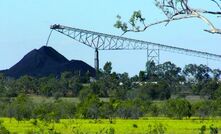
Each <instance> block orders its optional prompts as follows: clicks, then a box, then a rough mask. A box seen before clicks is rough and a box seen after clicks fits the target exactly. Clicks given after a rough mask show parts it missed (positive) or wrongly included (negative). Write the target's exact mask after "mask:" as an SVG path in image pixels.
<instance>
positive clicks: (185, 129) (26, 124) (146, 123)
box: [0, 118, 221, 134]
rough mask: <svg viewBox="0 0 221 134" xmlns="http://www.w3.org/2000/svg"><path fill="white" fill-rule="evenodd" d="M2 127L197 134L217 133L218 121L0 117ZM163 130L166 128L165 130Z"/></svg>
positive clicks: (40, 131) (31, 131)
mask: <svg viewBox="0 0 221 134" xmlns="http://www.w3.org/2000/svg"><path fill="white" fill-rule="evenodd" d="M0 120H2V121H3V126H4V127H5V128H6V129H8V130H9V131H10V132H11V133H16V134H53V133H55V131H56V132H58V133H61V134H103V133H104V134H111V132H113V131H114V133H115V134H149V133H153V131H154V129H155V130H156V129H157V130H158V131H160V130H161V131H162V130H164V131H165V133H168V134H199V132H200V128H201V127H202V126H203V125H205V126H206V134H209V133H210V126H211V125H212V124H213V126H214V127H217V128H218V129H219V133H220V132H221V119H207V120H200V119H197V118H192V119H184V120H172V119H168V118H144V119H140V120H123V119H116V120H114V121H113V123H112V124H110V122H109V120H89V119H86V120H83V119H69V120H68V119H65V120H61V121H60V123H45V122H41V121H37V123H36V122H35V121H34V120H30V121H21V122H18V121H16V120H15V119H9V118H1V119H0ZM165 128H166V129H165Z"/></svg>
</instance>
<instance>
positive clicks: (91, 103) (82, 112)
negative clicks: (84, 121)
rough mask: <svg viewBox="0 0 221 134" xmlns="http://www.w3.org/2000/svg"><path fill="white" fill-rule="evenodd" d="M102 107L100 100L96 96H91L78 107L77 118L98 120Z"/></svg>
mask: <svg viewBox="0 0 221 134" xmlns="http://www.w3.org/2000/svg"><path fill="white" fill-rule="evenodd" d="M100 106H101V102H100V99H99V98H98V97H97V96H96V95H94V94H90V95H89V96H87V97H86V99H85V100H83V101H82V102H81V103H80V104H79V105H78V109H77V116H78V117H80V118H91V119H97V118H98V117H99V115H100Z"/></svg>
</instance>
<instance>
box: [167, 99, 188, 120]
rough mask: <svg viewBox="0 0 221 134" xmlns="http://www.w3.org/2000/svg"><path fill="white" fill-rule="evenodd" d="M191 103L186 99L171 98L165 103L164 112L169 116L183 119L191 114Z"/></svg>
mask: <svg viewBox="0 0 221 134" xmlns="http://www.w3.org/2000/svg"><path fill="white" fill-rule="evenodd" d="M191 108H192V107H191V104H190V102H189V101H187V100H184V99H170V100H168V101H167V102H166V103H165V105H164V112H165V114H166V115H167V116H168V117H174V118H177V119H182V118H183V117H190V116H191V114H192V113H191V112H192V109H191Z"/></svg>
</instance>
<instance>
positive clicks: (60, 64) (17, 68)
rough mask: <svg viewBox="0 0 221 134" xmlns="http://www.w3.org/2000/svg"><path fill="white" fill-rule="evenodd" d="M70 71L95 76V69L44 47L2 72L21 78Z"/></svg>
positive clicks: (33, 51)
mask: <svg viewBox="0 0 221 134" xmlns="http://www.w3.org/2000/svg"><path fill="white" fill-rule="evenodd" d="M65 71H70V72H74V73H77V74H80V75H84V74H86V73H89V75H90V76H95V73H96V71H95V69H94V68H92V67H91V66H89V65H88V64H86V63H85V62H83V61H80V60H71V61H69V60H68V59H66V58H65V57H64V56H63V55H61V54H60V53H58V52H57V51H56V50H54V49H53V48H52V47H47V46H43V47H41V48H40V49H38V50H37V49H34V50H32V51H31V52H29V53H28V54H27V55H25V56H24V57H23V58H22V59H21V61H19V62H18V63H17V64H15V65H14V66H13V67H11V68H10V69H8V70H4V71H1V72H3V73H4V74H5V75H6V76H10V77H15V78H19V77H20V76H23V75H29V76H37V77H42V76H48V75H50V74H54V75H60V74H61V73H62V72H65Z"/></svg>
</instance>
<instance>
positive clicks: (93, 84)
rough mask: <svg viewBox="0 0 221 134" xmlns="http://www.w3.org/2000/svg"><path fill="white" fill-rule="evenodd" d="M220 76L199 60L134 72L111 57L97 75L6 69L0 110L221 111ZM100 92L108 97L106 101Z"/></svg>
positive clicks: (81, 114)
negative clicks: (11, 73) (14, 74)
mask: <svg viewBox="0 0 221 134" xmlns="http://www.w3.org/2000/svg"><path fill="white" fill-rule="evenodd" d="M220 76H221V70H219V69H211V68H209V67H207V66H205V65H195V64H189V65H186V66H185V67H184V68H183V69H181V68H180V67H177V66H176V65H175V64H173V63H171V62H165V63H163V64H160V65H155V63H154V62H150V63H147V65H146V70H145V71H140V73H139V75H136V76H133V77H129V75H128V74H127V73H122V74H119V73H116V72H112V64H111V62H107V63H106V64H105V65H104V67H103V69H102V70H100V71H99V72H98V75H97V79H94V78H90V77H89V76H87V75H86V76H79V75H76V74H73V73H71V72H64V73H62V74H61V75H60V76H53V75H51V76H48V77H43V78H34V77H30V76H23V77H21V78H19V79H13V78H8V77H6V76H4V75H3V74H1V75H0V96H1V99H0V109H1V110H0V116H1V117H15V118H17V119H18V120H21V119H30V118H40V119H44V120H51V118H52V119H57V118H58V119H60V118H74V117H75V118H94V119H97V118H108V119H112V118H115V117H117V118H134V119H136V118H139V117H143V116H168V117H171V118H180V119H181V118H183V117H191V116H199V117H208V116H221V102H220V100H221V82H220ZM32 95H40V96H46V97H54V98H55V100H56V101H55V102H42V103H37V102H34V101H33V100H31V99H30V98H29V97H28V96H32ZM189 95H198V96H201V98H202V99H201V100H199V102H196V103H190V102H189V101H188V100H186V99H185V98H186V96H189ZM60 97H77V98H78V99H79V100H80V102H79V103H73V102H65V101H62V99H59V98H60ZM100 98H108V101H106V102H102V101H101V99H100ZM172 98H173V99H172ZM174 98H175V99H174ZM159 100H164V101H159ZM158 101H159V103H156V102H158Z"/></svg>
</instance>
